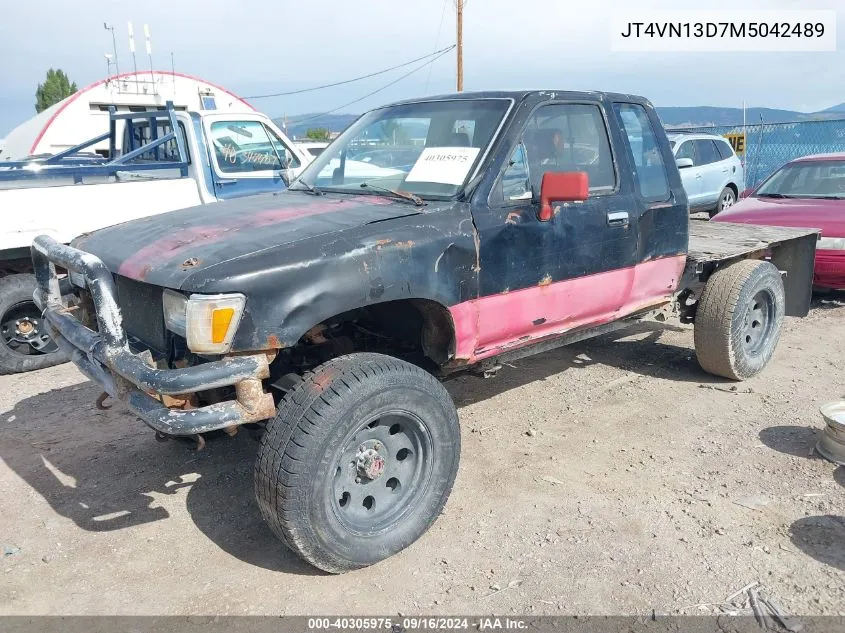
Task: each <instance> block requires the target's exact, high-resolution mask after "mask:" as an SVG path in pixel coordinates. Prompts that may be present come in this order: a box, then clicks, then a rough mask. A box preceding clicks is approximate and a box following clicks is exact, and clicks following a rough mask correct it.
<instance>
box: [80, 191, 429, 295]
mask: <svg viewBox="0 0 845 633" xmlns="http://www.w3.org/2000/svg"><path fill="white" fill-rule="evenodd" d="M422 211H423V209H422V208H421V207H414V206H411V205H408V204H405V203H402V202H399V201H396V200H392V199H389V198H384V197H380V196H373V195H337V194H327V195H323V196H314V195H310V194H307V193H301V192H292V191H285V192H281V193H276V194H265V195H259V196H251V197H247V198H239V199H235V200H229V201H225V202H219V203H214V204H208V205H204V206H197V207H190V208H187V209H180V210H178V211H172V212H170V213H163V214H160V215H155V216H151V217H146V218H141V219H138V220H133V221H130V222H125V223H123V224H118V225H115V226H111V227H108V228H105V229H101V230H99V231H95V232H93V233H88V234H85V235H82V236H80V237H78V238H77V239H76V240H74V243H73V245H74V246H75V247H77V248H80V249H82V250H84V251H87V252H89V253H92V254H94V255H96V256H97V257H99V258H100V259H101V260H102V261H103V263H105V265H106V266H107V267H108V269H109V270H111V271H112V272H114V273H117V274H119V275H121V276H124V277H128V278H130V279H135V280H138V281H143V282H146V283H151V284H155V285H158V286H164V287H167V288H183V289H186V290H195V288H191V287H189V286H190V285H191V284H186V283H185V282H186V281H187V280H188V279H189V278H191V277H197V276H200V277H203V278H205V279H208V278H209V277H210V276H213V275H211V274H210V273H211V271H209V269H210V268H212V267H214V266H218V265H220V264H223V263H225V262H229V261H232V260H236V259H239V258H243V257H246V256H250V255H255V254H256V253H259V252H262V251H268V250H273V249H278V248H280V247H284V246H285V245H289V244H293V243H295V242H300V241H301V240H306V239H309V238H315V237H318V236H321V235H326V234H331V233H340V232H343V231H345V230H348V229H352V228H355V227H360V226H362V225H366V224H370V223H373V222H380V221H384V220H389V219H392V218H398V217H404V216H408V215H416V214H419V213H422ZM221 268H223V267H221ZM220 274H221V275H225V271H224V270H220Z"/></svg>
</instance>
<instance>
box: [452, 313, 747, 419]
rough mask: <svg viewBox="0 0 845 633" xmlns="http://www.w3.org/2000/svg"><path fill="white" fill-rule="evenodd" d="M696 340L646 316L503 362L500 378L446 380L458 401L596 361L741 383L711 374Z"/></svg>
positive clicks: (669, 376) (685, 378) (652, 373)
mask: <svg viewBox="0 0 845 633" xmlns="http://www.w3.org/2000/svg"><path fill="white" fill-rule="evenodd" d="M666 332H685V333H686V336H689V343H690V347H683V346H680V345H673V344H671V343H665V342H663V341H661V340H660V339H661V337H662V336H663V334H665V333H666ZM691 345H692V330H691V329H689V328H682V327H678V326H676V325H671V324H668V323H657V322H653V321H643V322H639V323H635V324H633V325H631V326H630V327H627V328H625V329H623V330H619V331H617V332H612V333H610V334H605V335H603V336H598V337H596V338H593V339H588V340H586V341H582V342H580V343H575V344H572V345H569V346H566V347H561V348H558V349H554V350H551V351H548V352H544V353H542V354H537V355H536V356H528V357H526V358H522V359H519V360H515V361H512V362H509V363H504V364H503V366H502V369H501V370H500V371H499V372H498V373H497V374H496V376H495V378H491V379H481V378H476V377H474V376H468V375H462V376H459V377H457V378H455V379H452V380H449V381H447V383H446V384H447V388H448V389H449V393H451V395H452V398H453V399H454V400H455V404H457V405H458V406H459V407H462V406H467V405H470V404H475V403H476V402H480V401H482V400H486V399H488V398H491V397H493V396H495V395H497V394H500V393H503V392H505V391H509V390H511V389H517V388H519V387H522V386H524V385H527V384H528V383H531V382H535V381H541V380H545V379H546V378H549V377H550V376H554V375H556V374H560V373H562V372H565V371H569V370H572V369H583V368H586V367H589V366H591V365H594V364H596V363H598V364H602V365H607V366H609V367H616V368H617V369H621V370H623V371H628V372H631V373H634V374H638V375H641V376H649V377H652V378H661V379H664V380H676V381H681V382H695V383H702V384H722V383H723V384H727V385H734V384H736V383H735V382H734V381H731V380H726V379H724V378H719V377H718V376H712V375H710V374H708V373H706V372H705V371H704V370H703V369H701V367H700V366H699V364H698V361H697V360H696V357H695V352H694V351H693V350H692V348H691Z"/></svg>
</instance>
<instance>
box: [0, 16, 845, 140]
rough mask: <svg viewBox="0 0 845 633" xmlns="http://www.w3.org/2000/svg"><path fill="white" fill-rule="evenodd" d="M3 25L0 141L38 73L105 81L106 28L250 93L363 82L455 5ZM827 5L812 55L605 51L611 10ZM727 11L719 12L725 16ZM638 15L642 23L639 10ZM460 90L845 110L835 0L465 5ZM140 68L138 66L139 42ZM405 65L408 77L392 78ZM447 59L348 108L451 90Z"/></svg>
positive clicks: (334, 94) (123, 45)
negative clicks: (587, 92)
mask: <svg viewBox="0 0 845 633" xmlns="http://www.w3.org/2000/svg"><path fill="white" fill-rule="evenodd" d="M4 4H5V6H4V8H3V17H2V21H0V52H2V61H0V137H2V136H3V135H4V134H6V133H7V132H8V131H9V130H10V129H11V128H12V127H14V126H15V125H17V124H19V123H21V122H23V121H24V120H26V119H27V118H29V117H30V116H32V115H33V114H34V113H35V111H34V105H33V104H34V102H35V96H34V95H35V89H36V86H37V85H38V82H39V81H41V80H42V79H43V76H44V73H45V72H46V70H47V68H49V67H51V66H52V67H59V68H62V69H63V70H64V71H65V72H67V73H68V74H69V75H70V77H71V79H72V80H74V81H76V83H77V84H78V85H79V86H80V87H82V86H84V85H87V84H89V83H92V82H94V81H96V80H98V79H100V78H102V77H103V76H104V75H105V69H106V62H105V58H104V56H103V55H104V54H105V53H111V51H112V42H111V35H110V34H109V33H108V32H107V31H105V30H104V29H103V22H104V21H108V22H109V23H111V24H113V25H115V27H116V28H115V34H116V36H117V44H118V55H119V61H120V65H121V70H122V71H125V70H128V69H129V68H130V66H131V57H130V54H129V50H128V42H127V35H126V23H127V21H132V22H133V23H134V25H135V32H136V38H137V37H138V35H139V34H140V33H142V28H143V24H144V22H147V23H149V25H150V28H151V31H152V46H153V62H154V64H155V66H156V67H157V68H159V67H160V68H162V69H169V68H170V52H171V51H172V52H173V53H174V56H175V60H176V70H177V71H181V72H185V73H188V74H193V75H197V76H199V77H202V78H205V79H207V80H209V81H212V82H214V83H218V84H221V85H223V86H225V87H227V88H229V89H230V90H232V91H234V92H236V93H238V94H240V95H243V96H251V95H258V94H265V93H272V92H281V91H286V90H295V89H298V88H305V87H309V86H313V85H317V84H321V83H328V82H331V81H339V80H343V79H348V78H351V77H354V76H358V75H362V74H366V73H368V72H374V71H377V70H380V69H383V68H386V67H389V66H392V65H395V64H398V63H401V62H404V61H408V60H411V59H414V58H416V57H420V56H422V55H425V54H426V53H430V52H432V51H433V50H435V48H441V47H443V46H447V45H449V44H451V43H453V42H454V40H455V19H454V4H453V0H445V1H444V0H356V1H355V2H349V1H348V0H346V1H342V0H322V1H318V2H293V1H292V0H273V1H272V2H271V1H269V0H202V1H201V2H200V1H198V0H143V1H142V2H131V1H126V0H74V1H72V2H71V1H68V0H39V1H38V2H12V1H11V0H7V1H6V2H5V3H4ZM810 4H812V8H814V9H836V8H840V12H839V15H838V18H837V19H838V22H837V30H838V47H837V48H838V50H837V52H824V53H672V54H665V53H637V54H631V53H618V52H611V50H610V21H611V16H612V15H613V12H614V7H619V6H624V7H625V8H626V10H628V11H630V10H631V9H637V8H640V7H641V8H642V9H644V10H645V9H649V8H654V9H699V8H706V9H709V10H728V9H749V10H753V9H758V8H760V9H762V8H767V9H801V8H809V5H810ZM726 15H727V14H726ZM644 17H645V14H644ZM464 28H465V31H464V36H465V66H464V68H465V71H464V72H465V89H467V90H476V89H495V88H498V89H515V88H561V89H562V88H567V89H604V90H614V91H618V92H633V93H638V94H643V95H645V96H647V97H649V98H650V99H651V100H652V101H653V102H654V103H655V104H656V105H659V106H670V105H718V106H735V107H740V106H741V105H742V102H743V100H745V101H746V102H747V103H748V105H749V106H752V105H754V106H767V107H776V108H787V109H795V110H801V111H815V110H819V109H822V108H826V107H829V106H832V105H835V104H838V103H842V102H843V101H845V89H843V85H845V0H813V1H812V2H811V3H810V2H808V1H807V0H590V2H588V3H584V2H575V1H573V0H467V5H466V11H465V27H464ZM138 39H139V41H138V49H139V52H140V54H139V55H138V65H139V67H141V68H148V67H149V62H148V60H147V58H146V54H145V52H144V49H143V43H142V41H141V39H140V38H138ZM405 70H407V69H405ZM402 72H404V70H398V71H395V72H393V73H390V74H386V75H381V76H379V77H374V78H371V79H368V80H366V81H361V82H357V83H353V84H349V85H346V86H341V87H337V88H334V89H329V90H322V91H317V92H312V93H305V94H303V95H298V96H294V97H286V98H277V99H259V100H254V101H253V104H254V105H256V106H257V107H258V108H259V109H261V110H263V111H265V112H267V113H268V114H270V115H271V116H281V115H284V114H287V115H295V114H300V113H305V112H320V111H326V110H330V109H333V108H335V107H336V106H338V105H341V104H344V103H347V102H349V101H352V100H354V99H356V98H358V97H360V96H362V95H364V94H367V93H369V92H372V91H373V90H376V89H377V88H379V87H381V86H383V85H384V84H386V83H388V82H390V81H391V80H393V79H394V78H396V77H398V76H399V75H400V74H401V73H402ZM454 82H455V56H454V52H452V53H451V54H449V55H447V56H445V57H443V58H441V59H440V60H439V61H438V62H436V63H435V64H433V65H432V66H431V67H430V70H429V68H425V69H423V70H421V71H419V72H417V73H415V74H413V75H411V76H410V77H408V78H407V79H405V80H403V81H400V82H398V83H397V84H396V85H395V86H392V87H391V88H389V89H387V90H384V91H382V92H380V93H378V94H377V95H374V96H373V97H370V98H368V99H366V100H364V101H362V102H361V103H359V104H356V105H355V106H351V107H350V108H348V109H347V110H348V111H351V112H360V111H363V110H365V109H367V108H369V107H373V106H376V105H379V104H380V103H384V102H387V101H391V100H395V99H399V98H405V97H411V96H417V95H423V94H433V93H442V92H449V91H452V90H454V85H455V84H454Z"/></svg>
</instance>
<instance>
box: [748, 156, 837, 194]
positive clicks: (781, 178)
mask: <svg viewBox="0 0 845 633" xmlns="http://www.w3.org/2000/svg"><path fill="white" fill-rule="evenodd" d="M754 195H755V196H757V197H760V198H837V199H839V198H845V160H813V161H810V160H808V161H799V162H797V163H792V164H790V165H785V166H784V167H782V168H781V169H780V170H779V171H776V172H775V173H774V174H773V175H772V176H770V177H769V179H768V180H767V181H766V182H764V183H763V184H762V185H760V188H759V189H758V190H757V192H756V193H755V194H754Z"/></svg>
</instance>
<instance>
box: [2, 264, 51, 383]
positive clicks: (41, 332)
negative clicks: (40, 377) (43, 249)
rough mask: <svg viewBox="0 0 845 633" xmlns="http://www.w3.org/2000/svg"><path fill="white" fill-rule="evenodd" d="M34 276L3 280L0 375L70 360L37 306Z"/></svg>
mask: <svg viewBox="0 0 845 633" xmlns="http://www.w3.org/2000/svg"><path fill="white" fill-rule="evenodd" d="M36 287H37V284H36V282H35V277H34V276H33V275H9V276H8V277H3V278H2V279H0V328H2V335H3V338H2V340H0V374H18V373H21V372H25V371H33V370H35V369H44V368H45V367H52V366H53V365H58V364H59V363H63V362H65V361H66V360H67V357H66V356H65V354H64V353H62V351H61V350H59V348H58V346H57V345H56V343H55V341H53V339H52V338H50V335H49V334H47V332H46V329H45V327H44V320H43V319H42V318H41V311H40V310H39V309H38V306H36V305H35V301H34V300H33V298H32V293H33V292H34V291H35V289H36Z"/></svg>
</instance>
